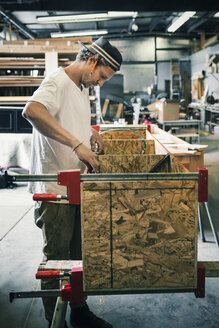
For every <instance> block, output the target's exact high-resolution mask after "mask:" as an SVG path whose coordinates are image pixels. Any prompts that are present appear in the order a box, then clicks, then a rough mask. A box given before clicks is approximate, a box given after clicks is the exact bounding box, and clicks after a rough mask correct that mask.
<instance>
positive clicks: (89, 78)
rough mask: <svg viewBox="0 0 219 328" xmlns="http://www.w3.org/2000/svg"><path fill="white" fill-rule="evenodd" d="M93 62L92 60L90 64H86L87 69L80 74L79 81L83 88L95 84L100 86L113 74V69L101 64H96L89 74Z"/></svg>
mask: <svg viewBox="0 0 219 328" xmlns="http://www.w3.org/2000/svg"><path fill="white" fill-rule="evenodd" d="M93 64H94V63H93V62H92V64H88V69H87V70H86V71H85V72H84V74H83V75H82V79H81V83H82V84H83V85H84V87H85V88H89V87H91V86H96V85H99V86H100V87H102V85H103V84H104V82H105V81H107V80H109V79H110V78H111V77H112V76H113V75H114V74H115V71H114V70H113V69H112V68H111V67H109V66H102V65H100V66H96V67H95V69H94V71H93V72H92V74H91V70H92V67H93Z"/></svg>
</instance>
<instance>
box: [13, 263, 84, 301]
mask: <svg viewBox="0 0 219 328" xmlns="http://www.w3.org/2000/svg"><path fill="white" fill-rule="evenodd" d="M82 274H83V269H82V267H76V268H72V270H71V272H64V271H38V272H37V273H36V279H61V280H62V279H65V280H66V279H69V281H70V282H69V283H68V284H64V285H63V286H62V287H61V289H52V290H41V291H28V292H25V291H24V292H10V294H9V299H10V302H11V303H12V302H13V300H14V299H15V298H29V297H31V298H35V297H61V298H62V301H64V302H81V301H83V283H82Z"/></svg>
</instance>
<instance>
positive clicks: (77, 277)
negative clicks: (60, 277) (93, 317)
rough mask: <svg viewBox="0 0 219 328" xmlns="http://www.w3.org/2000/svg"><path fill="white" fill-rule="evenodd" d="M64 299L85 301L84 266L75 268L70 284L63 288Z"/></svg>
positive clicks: (67, 300)
mask: <svg viewBox="0 0 219 328" xmlns="http://www.w3.org/2000/svg"><path fill="white" fill-rule="evenodd" d="M61 296H62V300H63V301H66V302H83V299H84V298H83V268H82V267H78V268H73V269H72V271H71V281H70V284H66V285H64V286H63V287H62V289H61Z"/></svg>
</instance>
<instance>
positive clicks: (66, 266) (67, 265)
mask: <svg viewBox="0 0 219 328" xmlns="http://www.w3.org/2000/svg"><path fill="white" fill-rule="evenodd" d="M81 266H82V261H73V260H63V261H57V260H49V261H47V262H42V263H40V265H39V267H38V271H50V270H52V271H56V270H57V271H59V270H60V271H66V272H69V271H71V269H72V268H78V267H81Z"/></svg>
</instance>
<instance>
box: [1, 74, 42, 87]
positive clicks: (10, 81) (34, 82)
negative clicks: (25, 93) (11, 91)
mask: <svg viewBox="0 0 219 328" xmlns="http://www.w3.org/2000/svg"><path fill="white" fill-rule="evenodd" d="M43 79H44V76H37V77H33V76H18V75H16V76H15V75H13V76H12V75H10V76H0V86H3V87H6V86H39V85H40V83H41V82H42V81H43Z"/></svg>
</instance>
